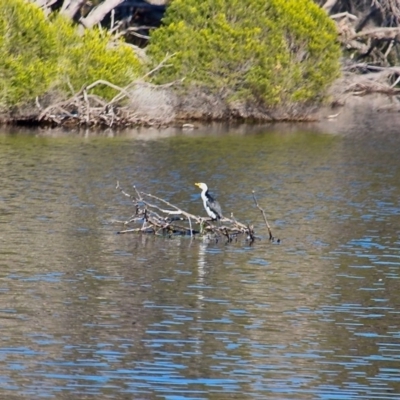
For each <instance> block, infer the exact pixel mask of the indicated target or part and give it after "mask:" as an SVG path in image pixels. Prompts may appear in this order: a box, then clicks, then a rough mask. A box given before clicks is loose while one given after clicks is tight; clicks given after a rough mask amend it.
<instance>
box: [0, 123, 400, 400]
mask: <svg viewBox="0 0 400 400" xmlns="http://www.w3.org/2000/svg"><path fill="white" fill-rule="evenodd" d="M364 122H365V121H364ZM382 126H384V129H383V128H382ZM390 126H395V124H389V123H387V125H385V122H384V121H382V124H375V125H374V124H372V125H368V124H367V125H365V124H364V127H363V125H358V127H357V129H356V128H354V126H353V127H351V129H350V128H349V132H350V134H348V133H349V132H346V129H343V127H340V126H339V125H334V124H333V125H332V124H331V125H329V126H327V127H326V130H324V128H322V131H321V127H317V128H316V127H315V126H311V125H301V126H295V127H294V126H289V125H278V126H271V127H251V126H245V127H243V126H241V127H227V126H221V125H217V126H213V127H207V128H201V129H199V130H194V131H191V132H189V133H182V132H181V131H179V130H174V129H170V130H167V131H161V132H159V131H157V130H153V131H145V130H142V131H139V132H135V131H127V132H122V133H119V134H115V133H114V132H112V131H109V132H101V133H98V134H93V133H89V134H88V132H86V133H83V134H80V133H78V134H74V133H73V132H63V131H57V132H50V131H30V132H28V131H20V132H17V131H15V130H12V131H11V132H7V133H6V132H4V134H2V135H0V170H1V175H0V177H1V178H0V179H1V188H2V190H1V192H0V226H1V231H0V244H1V247H0V249H1V250H0V254H1V257H0V263H1V276H0V317H1V320H0V329H1V339H0V360H1V363H0V384H1V386H0V387H1V389H0V393H1V394H2V395H3V397H7V398H12V396H15V397H16V398H39V397H47V398H66V399H70V398H72V397H73V398H89V397H90V398H92V397H93V398H115V399H125V398H126V399H128V398H135V399H153V398H154V399H155V398H165V399H174V400H175V399H184V398H187V399H224V398H234V399H235V398H236V399H247V398H248V399H253V398H259V399H266V398H268V399H323V400H337V399H343V400H345V399H346V400H347V399H356V400H359V399H398V398H399V393H400V367H399V365H400V364H399V361H400V328H399V322H398V321H399V317H400V311H399V309H398V304H399V303H400V294H399V291H398V286H399V285H398V282H399V279H400V274H399V267H400V201H399V199H400V159H399V157H398V149H399V147H400V136H398V135H397V134H396V132H393V131H390V129H389V128H390ZM382 129H383V130H382ZM383 131H384V132H383ZM332 133H334V134H332ZM117 179H119V180H120V181H121V184H122V185H123V186H124V187H125V188H129V186H130V185H132V184H136V185H138V187H140V188H141V189H143V190H147V191H148V192H152V193H157V194H158V195H160V196H161V197H164V198H166V199H169V200H170V201H172V202H174V203H177V204H180V205H181V206H182V207H184V208H185V209H187V210H188V211H191V212H193V213H201V212H202V204H201V201H200V199H199V193H198V190H197V189H196V188H195V186H194V182H196V181H205V182H207V183H208V184H209V186H210V187H211V188H212V189H213V192H214V193H215V194H216V195H217V196H218V199H219V200H220V202H221V203H222V205H223V207H224V211H225V210H226V213H230V212H234V213H235V217H236V218H238V219H239V220H241V221H244V222H246V223H247V222H248V223H252V224H254V225H255V228H256V232H257V233H258V234H259V235H260V236H262V240H261V241H259V242H257V243H256V244H255V245H254V246H252V247H249V246H248V244H247V243H246V242H243V241H238V242H236V243H232V244H229V245H227V244H225V243H224V242H220V243H215V242H212V241H211V242H210V241H203V240H201V239H198V238H197V239H194V240H190V239H189V238H173V239H166V238H165V239H163V238H158V237H154V236H136V235H131V236H129V235H116V234H115V232H116V231H117V230H118V229H119V227H117V226H114V225H112V224H111V223H110V221H112V220H113V219H124V218H128V217H129V216H130V215H131V213H132V212H133V210H132V209H131V205H130V202H129V199H127V198H124V197H122V196H121V195H120V194H119V192H118V191H116V190H115V182H116V180H117ZM252 190H255V191H256V193H257V197H258V200H259V203H260V205H261V206H262V207H263V208H264V209H265V210H266V211H267V217H268V219H269V222H270V224H271V225H272V228H273V232H274V234H275V236H277V237H279V238H281V244H280V245H278V244H271V243H269V242H268V240H267V238H268V233H267V232H266V230H265V227H264V225H263V221H262V218H261V216H260V214H259V212H258V211H257V210H255V209H254V206H253V201H252V197H251V192H252Z"/></svg>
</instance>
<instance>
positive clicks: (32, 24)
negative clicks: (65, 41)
mask: <svg viewBox="0 0 400 400" xmlns="http://www.w3.org/2000/svg"><path fill="white" fill-rule="evenodd" d="M0 60H1V61H0V107H5V106H7V105H10V104H11V105H14V104H19V103H21V102H22V101H23V100H24V99H27V98H34V97H35V96H37V95H39V94H41V93H43V91H45V90H46V89H47V87H48V86H49V85H50V83H51V82H52V80H53V79H54V78H55V76H56V70H57V54H56V51H55V35H54V29H53V27H52V26H50V25H49V24H48V23H47V21H46V19H45V17H44V15H43V13H42V12H41V11H40V10H39V9H38V8H37V7H36V6H34V5H32V4H27V3H26V2H25V1H23V0H2V1H1V2H0Z"/></svg>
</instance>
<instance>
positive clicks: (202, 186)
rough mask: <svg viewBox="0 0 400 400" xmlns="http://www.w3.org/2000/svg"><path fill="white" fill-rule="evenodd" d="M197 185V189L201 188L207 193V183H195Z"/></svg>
mask: <svg viewBox="0 0 400 400" xmlns="http://www.w3.org/2000/svg"><path fill="white" fill-rule="evenodd" d="M195 185H196V186H197V187H199V188H200V189H201V190H205V191H207V190H208V187H207V185H206V184H205V183H202V182H200V183H195Z"/></svg>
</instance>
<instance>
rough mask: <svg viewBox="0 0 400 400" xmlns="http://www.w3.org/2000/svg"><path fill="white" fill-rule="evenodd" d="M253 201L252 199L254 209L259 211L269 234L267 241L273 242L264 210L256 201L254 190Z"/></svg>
mask: <svg viewBox="0 0 400 400" xmlns="http://www.w3.org/2000/svg"><path fill="white" fill-rule="evenodd" d="M253 199H254V203H255V205H256V207H257V208H258V209H259V210H260V211H261V214H262V216H263V218H264V222H265V225H266V226H267V229H268V232H269V240H274V237H273V236H272V231H271V227H270V226H269V223H268V220H267V217H266V216H265V212H264V210H263V209H262V208H261V207H260V206H259V204H258V201H257V199H256V193H255V192H254V190H253Z"/></svg>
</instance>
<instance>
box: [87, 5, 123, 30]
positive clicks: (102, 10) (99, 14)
mask: <svg viewBox="0 0 400 400" xmlns="http://www.w3.org/2000/svg"><path fill="white" fill-rule="evenodd" d="M123 1H124V0H105V1H104V2H103V3H101V4H99V5H98V6H97V7H95V8H94V9H93V10H92V11H91V12H90V13H89V15H88V16H87V17H86V18H81V19H80V22H81V24H82V25H83V26H84V27H85V28H91V27H93V26H94V25H96V24H98V23H99V22H101V21H102V19H103V18H104V17H105V16H106V15H107V14H108V13H109V12H110V11H111V10H112V9H114V8H115V7H117V6H118V5H119V4H121V3H122V2H123Z"/></svg>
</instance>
